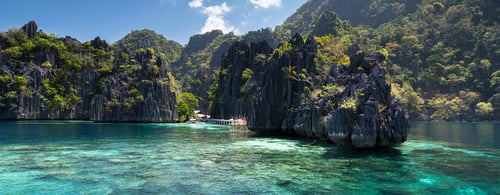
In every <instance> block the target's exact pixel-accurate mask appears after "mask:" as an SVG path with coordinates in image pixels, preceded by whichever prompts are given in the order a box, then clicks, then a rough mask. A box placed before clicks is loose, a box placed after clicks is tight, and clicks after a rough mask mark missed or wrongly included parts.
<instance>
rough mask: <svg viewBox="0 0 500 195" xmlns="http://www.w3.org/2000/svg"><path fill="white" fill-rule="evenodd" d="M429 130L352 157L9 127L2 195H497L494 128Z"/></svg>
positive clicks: (2, 148) (272, 141) (147, 133)
mask: <svg viewBox="0 0 500 195" xmlns="http://www.w3.org/2000/svg"><path fill="white" fill-rule="evenodd" d="M433 124H434V123H417V124H412V137H410V140H409V141H408V142H406V143H404V144H402V145H400V146H398V147H395V148H386V149H383V150H353V149H348V148H337V147H335V146H332V145H327V144H325V143H318V144H316V145H310V143H311V140H307V139H290V138H288V139H283V138H279V137H267V138H265V137H254V136H253V134H252V133H251V132H249V131H245V130H236V129H232V130H231V129H229V128H227V127H223V126H215V125H204V124H190V125H189V124H94V123H88V122H57V121H56V122H52V121H28V122H5V121H4V122H0V132H1V133H0V194H33V193H42V194H61V193H62V194H72V193H85V194H107V193H111V194H144V193H153V194H157V193H168V194H346V193H353V192H354V193H360V194H377V193H382V194H387V193H389V194H394V193H396V194H407V193H417V194H422V193H424V194H427V193H438V194H498V193H499V192H500V187H498V185H497V184H498V183H499V182H500V181H499V180H500V179H499V178H498V175H500V161H499V160H500V159H499V151H498V149H497V148H496V145H495V142H494V140H498V139H493V142H491V141H488V140H491V137H494V135H495V133H497V134H498V132H495V131H498V130H496V129H498V128H495V127H497V126H495V125H493V127H494V128H489V130H488V128H485V129H487V130H479V129H477V130H476V131H475V132H476V133H477V134H478V135H476V137H474V138H470V139H465V138H466V137H467V136H465V137H464V136H462V135H457V134H460V133H457V132H455V131H459V132H464V133H469V132H465V131H466V130H464V129H462V128H465V127H461V124H460V125H454V124H441V123H435V124H436V126H433ZM486 126H487V125H486ZM475 127H478V126H477V125H476V126H475ZM481 127H482V126H481ZM449 128H453V129H456V130H450V129H449ZM437 131H439V132H437ZM446 135H450V136H451V137H452V138H449V139H448V137H447V136H446ZM483 136H489V137H487V138H483ZM470 140H475V142H471V141H470ZM485 140H486V141H485Z"/></svg>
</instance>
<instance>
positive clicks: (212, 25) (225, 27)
mask: <svg viewBox="0 0 500 195" xmlns="http://www.w3.org/2000/svg"><path fill="white" fill-rule="evenodd" d="M212 30H221V31H222V32H224V33H229V32H235V33H238V30H237V29H236V28H235V27H234V26H231V25H230V24H228V23H227V22H226V21H225V20H224V18H223V17H221V16H216V15H210V16H208V18H207V21H206V22H205V25H204V26H203V28H201V33H206V32H210V31H212Z"/></svg>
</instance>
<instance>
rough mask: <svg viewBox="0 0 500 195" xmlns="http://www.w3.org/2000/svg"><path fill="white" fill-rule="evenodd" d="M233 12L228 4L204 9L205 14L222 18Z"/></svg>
mask: <svg viewBox="0 0 500 195" xmlns="http://www.w3.org/2000/svg"><path fill="white" fill-rule="evenodd" d="M230 11H231V8H230V7H228V6H227V4H226V3H223V4H221V5H214V6H209V7H205V8H203V13H204V14H207V15H209V16H210V15H217V16H221V15H224V14H226V13H228V12H230Z"/></svg>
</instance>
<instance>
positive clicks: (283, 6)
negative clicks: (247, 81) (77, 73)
mask: <svg viewBox="0 0 500 195" xmlns="http://www.w3.org/2000/svg"><path fill="white" fill-rule="evenodd" d="M306 1H307V0H232V1H229V0H225V1H224V0H72V1H67V0H3V1H2V2H1V3H0V4H1V5H2V11H0V31H2V32H4V31H7V30H8V29H10V28H20V27H22V25H24V24H26V23H27V22H28V21H30V20H34V21H36V22H37V24H38V27H39V29H42V30H43V31H44V32H47V33H53V34H56V35H57V36H60V37H61V36H66V35H68V36H72V37H75V38H77V39H78V40H80V41H81V42H84V41H88V40H91V39H94V38H95V37H97V36H100V37H101V38H103V39H105V40H107V41H108V42H109V43H112V42H115V41H117V40H119V39H121V38H122V37H124V36H125V35H127V34H128V33H130V32H131V31H132V30H140V29H145V28H147V29H151V30H154V31H156V32H157V33H160V34H163V35H164V36H165V37H166V38H167V39H169V40H175V41H177V42H179V43H181V44H187V42H188V40H189V37H190V36H192V35H194V34H199V33H202V32H205V31H210V30H213V29H220V30H223V31H224V32H226V33H227V32H230V31H233V32H235V33H236V34H245V33H246V32H248V31H250V30H257V29H260V28H266V27H272V28H274V27H275V26H276V25H279V24H281V23H283V21H284V20H285V19H286V18H287V17H288V16H290V15H291V14H293V13H294V12H295V11H296V10H297V9H298V8H299V7H300V6H301V5H302V4H304V3H305V2H306Z"/></svg>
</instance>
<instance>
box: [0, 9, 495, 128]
mask: <svg viewBox="0 0 500 195" xmlns="http://www.w3.org/2000/svg"><path fill="white" fill-rule="evenodd" d="M498 7H500V3H499V2H498V1H495V0H375V1H373V0H359V1H356V3H353V2H352V1H350V0H310V1H308V2H306V3H305V4H304V5H303V6H302V7H301V8H299V9H298V10H297V12H296V13H295V14H293V15H291V16H290V17H289V18H288V19H287V20H286V21H285V22H284V24H283V25H280V26H277V27H276V28H275V29H274V30H273V29H271V28H265V29H260V30H256V31H251V32H248V33H247V34H246V35H244V36H235V35H234V34H223V33H222V32H221V31H218V30H215V31H212V32H208V33H205V34H200V35H194V36H192V37H191V39H190V41H189V43H188V44H187V45H185V46H182V45H180V44H178V43H176V42H174V41H171V40H167V39H166V38H165V37H163V36H162V35H159V34H157V33H155V32H154V31H151V30H137V31H132V32H131V33H130V34H129V35H127V36H125V37H124V38H123V39H121V40H119V41H117V42H116V43H113V44H108V43H106V41H104V40H101V39H100V38H99V37H97V38H96V39H94V40H90V41H86V42H83V43H82V42H80V41H78V40H76V39H74V38H71V37H68V36H67V37H56V36H55V35H52V34H47V33H45V32H42V31H40V30H38V26H37V25H36V23H35V22H33V21H31V22H29V23H28V24H26V25H24V26H23V27H22V28H19V29H10V30H8V31H6V32H1V33H0V118H23V117H24V118H61V119H64V118H79V119H85V118H88V117H89V116H90V115H91V113H92V112H91V107H92V105H91V102H92V100H93V98H94V97H96V95H104V96H106V98H105V99H106V101H104V102H102V103H103V104H104V106H105V109H104V110H106V111H107V112H110V113H113V112H125V113H134V112H137V111H138V110H137V109H139V108H143V107H144V106H145V105H146V104H147V105H149V106H154V105H155V103H159V102H157V101H154V102H152V101H150V100H151V99H158V98H160V97H154V94H153V93H157V92H158V93H161V94H164V95H165V94H169V93H167V92H165V91H164V90H163V89H164V88H165V87H167V88H168V90H169V91H170V92H173V93H175V96H177V97H173V98H177V99H179V98H180V96H181V94H182V92H189V93H191V94H193V95H194V96H195V97H196V98H197V99H198V100H199V107H198V108H199V109H201V110H203V111H204V112H207V111H208V108H209V106H210V105H214V100H215V98H216V95H215V93H216V91H217V89H218V88H219V83H221V82H220V81H222V83H224V82H229V81H226V79H227V74H229V73H230V71H229V70H230V68H231V67H230V66H232V65H233V64H234V63H246V62H240V61H239V60H241V59H244V58H243V57H245V56H247V55H251V56H252V58H249V59H248V60H250V61H252V62H255V63H256V64H259V63H260V64H261V65H262V66H264V64H265V63H266V62H267V61H268V60H269V59H272V55H280V56H282V55H284V54H285V53H287V52H288V51H292V50H296V49H297V48H293V47H292V45H293V44H291V42H288V41H289V40H290V38H292V35H295V34H296V33H298V34H300V35H301V37H304V38H305V40H303V41H304V42H306V41H307V40H309V39H310V40H314V41H315V42H317V43H318V47H317V50H316V52H315V53H316V58H315V64H314V66H318V67H319V69H318V70H321V71H323V72H322V73H319V74H322V75H326V74H328V71H330V69H331V68H330V66H331V65H332V64H337V65H349V64H350V61H351V59H350V58H349V56H350V55H351V54H349V55H348V53H349V52H351V51H349V49H350V48H351V49H352V48H359V49H360V51H363V52H365V53H378V54H381V55H383V56H384V59H385V60H384V63H383V64H382V67H383V68H384V70H385V72H386V73H387V78H388V82H389V83H391V91H392V95H393V96H396V97H397V98H398V99H399V100H400V101H401V103H402V104H403V105H404V107H405V108H406V110H407V114H408V115H409V116H410V117H411V118H416V119H425V120H468V121H479V120H499V119H500V112H498V110H500V57H499V56H500V46H499V45H500V38H499V37H500V35H499V33H500V26H499V24H498V21H500V9H499V8H498ZM239 41H245V42H246V43H248V47H250V48H245V47H242V48H238V49H237V50H235V52H238V54H239V55H240V56H239V57H232V56H233V54H228V53H227V52H228V51H229V50H230V47H231V45H232V44H233V43H236V42H239ZM294 44H295V45H300V44H297V43H294ZM241 45H246V44H240V46H241ZM263 45H268V46H270V48H267V47H264V46H263ZM245 50H250V51H254V50H257V51H259V52H260V53H257V54H255V55H254V54H249V53H245V52H244V51H245ZM269 51H274V52H270V53H271V54H272V55H271V54H269ZM253 56H254V57H253ZM240 57H241V58H240ZM284 60H295V59H287V58H284ZM223 63H225V64H226V65H227V67H222V66H221V65H222V64H223ZM250 71H252V72H250ZM294 71H295V73H296V74H295V75H292V74H291V76H295V77H296V79H297V80H302V81H307V80H308V79H309V80H310V79H311V77H310V75H306V74H304V72H306V71H303V70H302V68H301V69H298V70H294ZM237 73H238V74H244V76H245V77H244V78H242V81H241V82H240V81H231V82H237V83H242V84H243V85H242V86H241V87H240V88H235V89H232V92H231V93H240V92H244V91H245V90H247V89H249V88H250V87H251V84H252V82H250V81H251V80H254V79H262V78H256V75H259V73H258V72H255V71H253V70H251V69H247V68H246V67H245V68H244V69H241V70H238V72H237ZM333 88H335V87H334V86H327V85H325V90H326V91H328V90H330V89H333ZM338 88H341V86H336V89H338ZM310 90H311V94H312V95H314V94H320V93H322V92H321V91H320V90H319V89H316V91H314V89H310ZM156 95H158V94H156ZM166 96H169V95H166ZM148 97H150V98H148ZM242 97H244V98H249V97H246V96H245V95H244V94H243V96H242ZM169 101H175V100H173V99H170V100H169ZM160 102H161V101H160ZM176 105H177V103H173V107H176ZM169 106H172V105H170V104H169ZM169 109H170V108H169ZM169 109H167V108H163V110H169ZM158 112H163V111H158ZM171 114H172V116H175V115H176V114H177V113H176V112H172V113H171ZM130 117H132V116H130Z"/></svg>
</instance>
